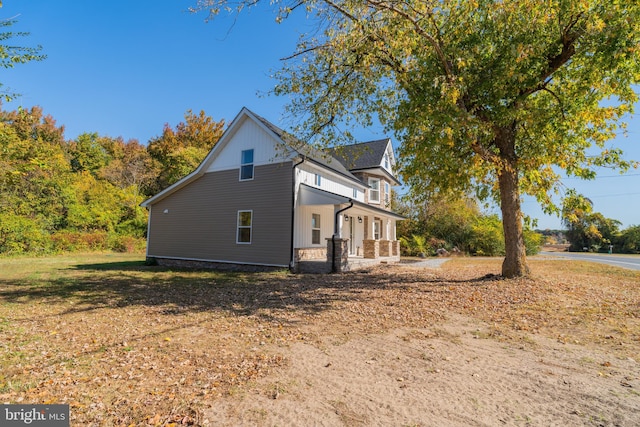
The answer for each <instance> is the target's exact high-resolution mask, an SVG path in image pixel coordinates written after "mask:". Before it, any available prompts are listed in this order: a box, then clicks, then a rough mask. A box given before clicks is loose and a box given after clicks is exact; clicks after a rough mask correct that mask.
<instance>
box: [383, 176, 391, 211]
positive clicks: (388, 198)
mask: <svg viewBox="0 0 640 427" xmlns="http://www.w3.org/2000/svg"><path fill="white" fill-rule="evenodd" d="M390 201H391V188H390V186H389V183H388V182H385V183H384V203H385V206H386V207H389V205H390Z"/></svg>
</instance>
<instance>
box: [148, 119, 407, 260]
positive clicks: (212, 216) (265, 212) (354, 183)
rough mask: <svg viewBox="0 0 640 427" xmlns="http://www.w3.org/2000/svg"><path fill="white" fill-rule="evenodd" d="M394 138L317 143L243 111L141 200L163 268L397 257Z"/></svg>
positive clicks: (151, 248)
mask: <svg viewBox="0 0 640 427" xmlns="http://www.w3.org/2000/svg"><path fill="white" fill-rule="evenodd" d="M394 166H395V157H394V153H393V148H392V145H391V141H390V140H389V139H383V140H378V141H372V142H368V143H362V144H355V145H351V146H345V147H339V148H336V149H330V150H322V151H320V150H317V149H314V148H313V147H311V146H310V145H308V144H305V143H303V142H301V141H299V140H298V139H296V138H294V137H293V136H291V135H290V134H288V133H286V132H284V131H283V130H281V129H279V128H278V127H277V126H275V125H273V124H272V123H270V122H269V121H267V120H265V119H264V118H262V117H260V116H258V115H256V114H254V113H252V112H251V111H249V110H248V109H246V108H244V109H242V111H240V113H239V114H238V116H237V117H236V118H235V119H234V120H233V121H232V122H231V124H230V126H229V127H228V128H227V130H226V131H225V132H224V134H223V135H222V137H221V138H220V140H219V141H218V143H217V144H216V145H215V146H214V147H213V149H212V150H211V151H210V152H209V154H208V155H207V157H206V158H205V159H204V160H203V161H202V163H201V164H200V165H199V166H198V168H197V169H196V170H195V171H194V172H192V173H191V174H189V175H187V176H186V177H184V178H183V179H181V180H180V181H178V182H176V183H175V184H173V185H172V186H170V187H168V188H166V189H165V190H163V191H162V192H160V193H158V194H157V195H155V196H154V197H152V198H150V199H148V200H147V201H145V202H144V203H143V204H142V206H144V207H146V208H148V209H149V224H148V236H147V239H148V240H147V257H148V258H153V259H155V260H157V261H158V263H160V264H165V265H206V266H212V267H218V268H233V269H263V268H286V267H288V268H290V269H291V270H293V271H303V272H304V271H312V272H330V271H333V272H340V271H348V270H353V269H358V268H363V267H366V266H367V265H371V264H375V263H380V262H394V261H399V259H400V247H399V242H398V241H397V239H396V221H398V220H402V219H403V217H402V216H400V215H398V214H396V213H394V212H392V211H391V209H390V200H391V189H392V187H393V186H395V185H398V184H399V182H398V180H397V179H396V178H395V174H394Z"/></svg>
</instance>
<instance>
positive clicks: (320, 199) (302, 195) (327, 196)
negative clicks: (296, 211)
mask: <svg viewBox="0 0 640 427" xmlns="http://www.w3.org/2000/svg"><path fill="white" fill-rule="evenodd" d="M298 195H299V198H298V203H299V204H300V205H342V204H346V203H353V207H354V208H355V207H357V208H359V209H361V210H364V211H366V212H371V213H372V214H376V215H380V216H385V217H390V218H393V219H396V220H403V219H406V218H405V217H403V216H402V215H398V214H397V213H395V212H391V211H388V210H385V209H381V208H378V207H375V206H371V205H368V204H366V203H362V202H359V201H357V200H353V199H352V198H350V197H346V196H342V195H340V194H335V193H331V192H329V191H325V190H321V189H319V188H315V187H311V186H309V185H307V184H300V191H299V193H298Z"/></svg>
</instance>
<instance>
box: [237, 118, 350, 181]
mask: <svg viewBox="0 0 640 427" xmlns="http://www.w3.org/2000/svg"><path fill="white" fill-rule="evenodd" d="M247 111H249V110H247ZM252 114H253V115H254V116H255V117H256V119H258V120H259V121H260V122H262V124H263V125H264V126H265V127H267V128H268V129H269V130H270V131H271V132H273V133H274V134H275V135H276V136H277V137H278V138H279V139H280V140H281V141H282V142H283V143H284V144H286V145H287V146H288V147H289V148H291V149H292V150H294V151H295V152H296V153H298V154H299V155H301V156H304V157H305V159H306V160H311V161H312V162H314V163H316V164H319V165H321V166H324V167H325V168H327V169H331V170H332V171H334V172H337V173H338V174H340V175H343V176H345V177H347V178H349V179H351V180H353V181H356V182H358V183H359V184H362V181H361V180H359V179H358V178H357V177H356V176H355V175H353V174H352V173H351V172H350V171H349V168H347V167H345V164H344V163H343V162H342V161H340V159H337V158H335V156H333V155H332V154H331V153H330V152H328V151H327V150H318V149H316V148H315V147H313V146H312V145H311V144H307V143H306V142H304V141H301V140H300V139H298V138H296V137H295V136H294V135H292V134H290V133H289V132H287V131H284V130H282V129H280V128H279V127H278V126H276V125H274V124H273V123H271V122H270V121H268V120H267V119H265V118H264V117H261V116H259V115H257V114H255V113H253V112H252Z"/></svg>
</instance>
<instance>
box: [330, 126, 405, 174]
mask: <svg viewBox="0 0 640 427" xmlns="http://www.w3.org/2000/svg"><path fill="white" fill-rule="evenodd" d="M390 144H391V140H390V139H389V138H385V139H378V140H375V141H369V142H361V143H359V144H352V145H343V146H340V147H335V148H331V149H329V150H330V153H331V155H332V156H333V157H335V158H336V159H338V160H339V161H340V162H341V163H342V164H343V165H344V166H345V167H346V168H347V169H349V170H350V171H351V172H364V171H366V170H371V169H378V170H381V171H383V172H384V174H385V175H387V177H388V178H389V179H390V180H391V181H392V182H394V183H395V184H398V185H400V181H399V180H398V178H396V177H395V176H394V175H393V174H392V173H391V172H390V171H388V170H387V169H385V168H383V167H382V166H381V164H382V160H383V157H384V155H385V153H386V152H387V147H388V146H389V145H390Z"/></svg>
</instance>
